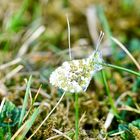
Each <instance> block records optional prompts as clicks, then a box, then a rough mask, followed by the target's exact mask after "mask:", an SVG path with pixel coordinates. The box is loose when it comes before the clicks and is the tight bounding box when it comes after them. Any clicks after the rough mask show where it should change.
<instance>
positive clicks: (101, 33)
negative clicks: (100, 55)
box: [95, 31, 104, 52]
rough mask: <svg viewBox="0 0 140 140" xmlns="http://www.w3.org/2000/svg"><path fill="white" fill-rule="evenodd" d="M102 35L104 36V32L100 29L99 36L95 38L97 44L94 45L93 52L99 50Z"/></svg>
mask: <svg viewBox="0 0 140 140" xmlns="http://www.w3.org/2000/svg"><path fill="white" fill-rule="evenodd" d="M103 37H104V32H102V31H100V35H99V38H98V40H97V45H96V50H95V52H97V51H98V50H99V46H100V44H101V41H102V39H103Z"/></svg>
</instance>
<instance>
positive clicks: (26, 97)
mask: <svg viewBox="0 0 140 140" xmlns="http://www.w3.org/2000/svg"><path fill="white" fill-rule="evenodd" d="M31 79H32V76H30V78H29V80H28V82H27V88H26V93H25V97H24V101H23V106H22V110H21V115H20V119H19V123H18V127H20V126H21V124H22V121H23V118H24V115H25V111H26V107H27V104H28V97H29V92H30V85H31Z"/></svg>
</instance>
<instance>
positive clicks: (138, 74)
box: [101, 63, 140, 77]
mask: <svg viewBox="0 0 140 140" xmlns="http://www.w3.org/2000/svg"><path fill="white" fill-rule="evenodd" d="M101 65H103V66H107V67H111V68H115V69H118V70H122V71H126V72H128V73H131V74H134V75H136V76H139V77H140V73H139V72H136V71H133V70H130V69H127V68H124V67H121V66H116V65H113V64H107V63H102V64H101Z"/></svg>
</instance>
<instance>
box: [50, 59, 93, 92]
mask: <svg viewBox="0 0 140 140" xmlns="http://www.w3.org/2000/svg"><path fill="white" fill-rule="evenodd" d="M93 74H94V70H93V66H92V63H91V61H90V59H81V60H72V61H69V62H68V61H66V62H64V63H63V64H62V66H60V67H58V68H57V69H56V70H55V71H53V72H52V74H51V76H50V83H51V84H52V85H54V86H56V87H58V88H60V89H63V90H64V91H66V92H70V93H75V92H84V91H86V89H87V87H88V85H89V83H90V80H91V78H92V76H93Z"/></svg>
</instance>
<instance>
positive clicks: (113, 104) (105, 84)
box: [101, 70, 119, 117]
mask: <svg viewBox="0 0 140 140" xmlns="http://www.w3.org/2000/svg"><path fill="white" fill-rule="evenodd" d="M101 72H102V78H103V83H104V86H105V89H106V93H107V96H108V99H109V103H110V106H111V108H112V110H113V113H114V114H115V115H116V116H117V117H119V116H118V113H117V109H116V107H115V102H114V101H113V99H112V97H111V94H110V90H109V86H108V84H107V79H106V75H105V72H104V71H103V70H102V71H101Z"/></svg>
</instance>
